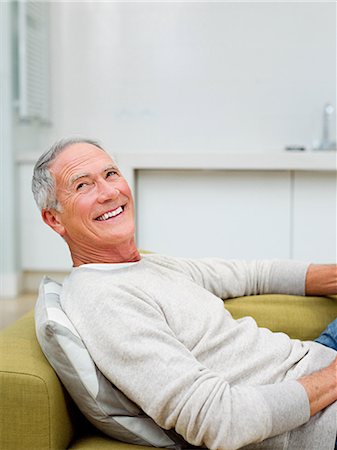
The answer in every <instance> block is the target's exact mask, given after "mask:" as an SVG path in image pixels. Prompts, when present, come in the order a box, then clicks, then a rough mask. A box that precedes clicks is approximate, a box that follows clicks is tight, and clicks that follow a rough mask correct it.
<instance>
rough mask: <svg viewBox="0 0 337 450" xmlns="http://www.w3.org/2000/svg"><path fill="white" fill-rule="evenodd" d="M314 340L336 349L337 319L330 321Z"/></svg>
mask: <svg viewBox="0 0 337 450" xmlns="http://www.w3.org/2000/svg"><path fill="white" fill-rule="evenodd" d="M315 341H316V342H319V343H320V344H322V345H325V346H326V347H330V348H333V349H334V350H336V351H337V319H335V320H334V321H333V322H331V323H330V324H329V325H328V326H327V327H326V329H325V330H324V331H323V333H322V334H321V335H320V336H319V337H318V338H317V339H315Z"/></svg>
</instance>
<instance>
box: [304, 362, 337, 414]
mask: <svg viewBox="0 0 337 450" xmlns="http://www.w3.org/2000/svg"><path fill="white" fill-rule="evenodd" d="M298 381H299V382H300V383H301V384H302V386H303V387H304V389H305V390H306V392H307V395H308V399H309V403H310V415H311V416H313V415H315V414H316V413H318V412H319V411H321V410H322V409H324V408H326V407H327V406H329V405H331V403H333V402H335V401H336V400H337V358H336V359H335V360H334V361H333V362H332V363H331V364H330V365H329V366H328V367H325V368H324V369H322V370H320V371H318V372H315V373H312V374H311V375H307V376H305V377H302V378H299V380H298Z"/></svg>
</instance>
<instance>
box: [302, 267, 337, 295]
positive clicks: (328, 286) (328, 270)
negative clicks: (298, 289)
mask: <svg viewBox="0 0 337 450" xmlns="http://www.w3.org/2000/svg"><path fill="white" fill-rule="evenodd" d="M305 294H306V295H333V294H337V265H336V264H311V265H310V266H309V268H308V271H307V276H306V280H305Z"/></svg>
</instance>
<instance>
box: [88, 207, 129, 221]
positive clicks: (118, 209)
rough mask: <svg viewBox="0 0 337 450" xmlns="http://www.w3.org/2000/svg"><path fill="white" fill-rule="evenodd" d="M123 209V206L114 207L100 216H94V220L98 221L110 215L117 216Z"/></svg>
mask: <svg viewBox="0 0 337 450" xmlns="http://www.w3.org/2000/svg"><path fill="white" fill-rule="evenodd" d="M123 211H124V206H119V207H118V208H116V209H114V210H113V211H109V212H106V213H104V214H102V215H101V216H98V217H96V219H95V220H99V221H100V222H102V221H104V220H109V219H111V218H112V217H116V216H119V214H121V213H122V212H123Z"/></svg>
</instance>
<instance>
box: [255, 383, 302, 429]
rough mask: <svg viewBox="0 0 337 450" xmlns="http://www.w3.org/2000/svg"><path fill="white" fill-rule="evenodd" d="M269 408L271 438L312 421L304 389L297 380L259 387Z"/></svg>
mask: <svg viewBox="0 0 337 450" xmlns="http://www.w3.org/2000/svg"><path fill="white" fill-rule="evenodd" d="M257 389H258V390H259V392H260V393H261V394H262V395H263V397H264V400H265V402H266V403H267V405H268V406H269V409H270V413H271V417H272V430H271V435H270V437H271V436H276V435H278V434H281V433H285V432H286V431H289V430H293V429H294V428H297V427H299V426H301V425H303V424H304V423H306V422H307V421H308V420H309V419H310V404H309V399H308V396H307V393H306V391H305V389H304V387H303V386H302V385H301V384H300V383H299V382H298V381H295V380H290V381H285V382H283V383H278V384H272V385H265V386H259V387H257Z"/></svg>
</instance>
